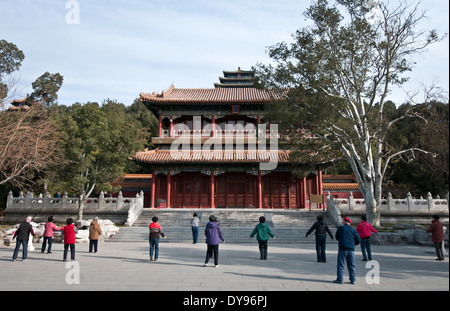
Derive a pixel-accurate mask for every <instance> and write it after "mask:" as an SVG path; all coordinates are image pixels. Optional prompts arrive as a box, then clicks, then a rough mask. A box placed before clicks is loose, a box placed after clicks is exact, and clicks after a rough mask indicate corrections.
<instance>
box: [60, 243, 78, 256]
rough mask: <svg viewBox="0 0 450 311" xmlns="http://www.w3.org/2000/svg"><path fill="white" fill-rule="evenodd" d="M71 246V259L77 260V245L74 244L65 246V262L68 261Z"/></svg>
mask: <svg viewBox="0 0 450 311" xmlns="http://www.w3.org/2000/svg"><path fill="white" fill-rule="evenodd" d="M69 246H70V259H71V260H75V243H73V244H64V258H63V259H64V260H67V253H68V252H69Z"/></svg>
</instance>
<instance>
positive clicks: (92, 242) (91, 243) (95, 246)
mask: <svg viewBox="0 0 450 311" xmlns="http://www.w3.org/2000/svg"><path fill="white" fill-rule="evenodd" d="M92 249H94V252H97V251H98V240H89V253H92Z"/></svg>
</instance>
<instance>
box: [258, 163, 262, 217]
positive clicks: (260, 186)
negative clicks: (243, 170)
mask: <svg viewBox="0 0 450 311" xmlns="http://www.w3.org/2000/svg"><path fill="white" fill-rule="evenodd" d="M262 206H263V202H262V177H261V171H258V208H262Z"/></svg>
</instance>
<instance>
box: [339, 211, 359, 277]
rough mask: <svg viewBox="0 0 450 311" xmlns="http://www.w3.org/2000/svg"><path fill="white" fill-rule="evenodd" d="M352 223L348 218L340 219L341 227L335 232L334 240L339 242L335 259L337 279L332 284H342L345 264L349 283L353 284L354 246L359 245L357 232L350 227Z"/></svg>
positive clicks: (354, 273)
mask: <svg viewBox="0 0 450 311" xmlns="http://www.w3.org/2000/svg"><path fill="white" fill-rule="evenodd" d="M351 223H352V221H351V220H350V218H348V217H344V219H342V224H343V225H342V226H340V227H339V228H338V229H337V231H336V240H338V241H339V251H338V259H337V278H336V280H334V281H333V283H337V284H342V283H343V281H344V267H345V264H346V263H347V269H348V273H349V275H350V283H352V284H355V282H356V272H355V246H356V245H359V244H360V243H361V238H360V237H359V234H358V232H356V230H355V229H354V228H353V227H351V226H350V224H351Z"/></svg>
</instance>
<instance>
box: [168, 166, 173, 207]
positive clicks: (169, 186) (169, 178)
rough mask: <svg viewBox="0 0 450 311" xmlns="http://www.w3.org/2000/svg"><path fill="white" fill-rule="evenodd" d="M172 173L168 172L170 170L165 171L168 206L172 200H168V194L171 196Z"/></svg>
mask: <svg viewBox="0 0 450 311" xmlns="http://www.w3.org/2000/svg"><path fill="white" fill-rule="evenodd" d="M171 177H172V175H171V174H170V171H169V172H167V207H168V208H170V207H172V202H170V196H171V191H170V190H171V185H172V183H171V180H172V178H171Z"/></svg>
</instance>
